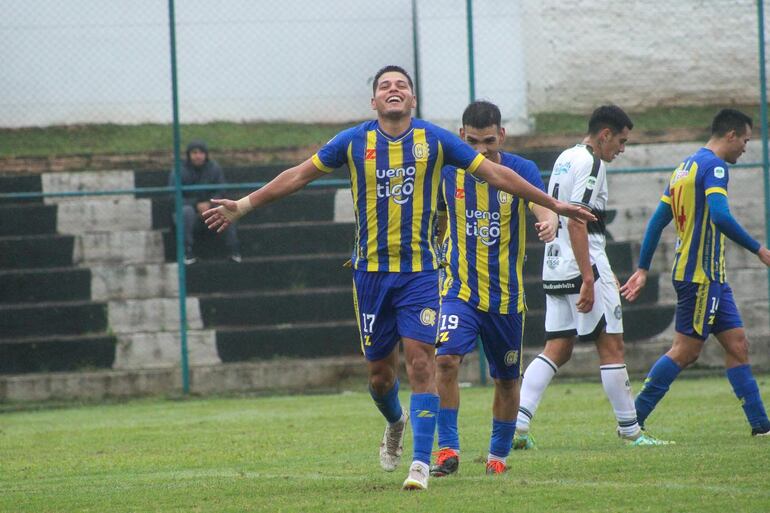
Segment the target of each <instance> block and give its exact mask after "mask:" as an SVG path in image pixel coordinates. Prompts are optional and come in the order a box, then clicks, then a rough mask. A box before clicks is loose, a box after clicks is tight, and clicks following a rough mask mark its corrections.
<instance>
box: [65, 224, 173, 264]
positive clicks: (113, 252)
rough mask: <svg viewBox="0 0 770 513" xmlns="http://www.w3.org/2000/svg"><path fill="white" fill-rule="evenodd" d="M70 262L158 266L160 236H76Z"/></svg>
mask: <svg viewBox="0 0 770 513" xmlns="http://www.w3.org/2000/svg"><path fill="white" fill-rule="evenodd" d="M72 260H73V262H74V263H75V264H77V265H84V266H90V265H99V264H104V263H110V262H112V263H120V264H136V263H140V264H141V263H161V262H163V261H164V260H165V254H164V247H163V235H162V234H161V233H160V232H157V231H154V230H129V231H126V230H118V229H115V230H109V231H94V232H86V233H81V234H79V235H76V236H75V244H74V247H73V255H72Z"/></svg>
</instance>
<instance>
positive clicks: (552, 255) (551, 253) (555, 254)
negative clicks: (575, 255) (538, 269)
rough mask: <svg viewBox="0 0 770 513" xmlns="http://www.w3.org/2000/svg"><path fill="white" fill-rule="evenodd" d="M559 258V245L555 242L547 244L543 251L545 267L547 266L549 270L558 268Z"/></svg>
mask: <svg viewBox="0 0 770 513" xmlns="http://www.w3.org/2000/svg"><path fill="white" fill-rule="evenodd" d="M560 256H561V248H560V247H559V245H558V244H556V243H555V242H554V243H551V244H548V245H547V247H546V250H545V265H547V266H548V268H549V269H556V268H557V267H559V260H560V258H559V257H560Z"/></svg>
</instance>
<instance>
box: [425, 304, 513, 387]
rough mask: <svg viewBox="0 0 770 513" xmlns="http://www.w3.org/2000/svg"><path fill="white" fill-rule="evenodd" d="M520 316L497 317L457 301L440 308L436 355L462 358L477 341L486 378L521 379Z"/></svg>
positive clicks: (497, 315) (505, 315) (501, 315)
mask: <svg viewBox="0 0 770 513" xmlns="http://www.w3.org/2000/svg"><path fill="white" fill-rule="evenodd" d="M523 333H524V312H521V313H511V314H498V313H491V312H483V311H481V310H477V309H476V308H474V307H472V306H470V305H469V304H468V303H466V302H465V301H463V300H461V299H448V300H446V301H444V302H443V303H442V304H441V313H440V314H439V328H438V341H437V342H436V345H438V349H437V350H436V354H437V355H439V356H441V355H459V356H464V355H466V354H468V353H470V352H471V351H473V350H474V349H475V347H476V338H477V337H479V336H480V337H481V340H482V341H483V344H482V345H483V346H484V353H485V354H486V357H487V362H489V375H490V376H492V377H493V378H495V379H516V378H518V377H519V376H520V375H521V339H522V335H523Z"/></svg>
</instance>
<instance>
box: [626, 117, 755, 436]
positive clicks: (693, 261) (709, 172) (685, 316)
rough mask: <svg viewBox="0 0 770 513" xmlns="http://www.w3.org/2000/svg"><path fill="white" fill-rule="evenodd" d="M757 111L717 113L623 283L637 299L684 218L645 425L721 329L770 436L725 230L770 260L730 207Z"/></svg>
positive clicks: (644, 396) (746, 399)
mask: <svg viewBox="0 0 770 513" xmlns="http://www.w3.org/2000/svg"><path fill="white" fill-rule="evenodd" d="M751 128H752V122H751V118H750V117H749V116H747V115H746V114H744V113H742V112H740V111H737V110H734V109H724V110H722V111H720V112H719V113H718V114H717V115H716V117H715V118H714V120H713V122H712V125H711V138H710V139H709V141H708V143H707V144H706V146H705V147H703V148H701V149H700V150H698V151H697V152H696V153H695V154H694V155H691V156H689V157H687V158H686V159H685V160H684V161H683V162H682V163H681V164H679V166H678V167H677V168H676V169H675V170H674V172H673V173H672V175H671V179H670V181H669V184H668V186H666V190H665V191H664V192H663V196H662V197H661V199H660V203H658V208H657V210H656V211H655V213H654V214H653V216H652V218H651V219H650V222H649V224H648V225H647V231H646V233H645V235H644V241H643V243H642V249H641V254H640V256H639V265H638V267H639V268H638V269H637V271H636V272H635V273H634V274H633V275H632V276H631V277H630V278H629V279H628V281H627V282H626V284H625V285H623V287H622V288H621V289H620V290H621V292H622V294H623V296H624V297H625V298H626V299H628V300H629V301H633V300H635V299H636V298H637V297H638V296H639V292H640V291H641V289H642V287H644V285H645V283H646V282H647V271H648V270H649V269H650V263H651V262H652V256H653V254H654V253H655V248H656V247H657V245H658V241H659V240H660V234H661V232H662V231H663V229H664V228H665V227H666V226H667V225H668V224H669V223H670V222H671V221H672V220H676V234H677V237H678V239H677V246H676V254H675V256H674V266H673V272H672V279H673V282H674V289H675V290H676V295H677V305H676V332H675V334H674V342H673V345H672V346H671V349H669V351H668V352H667V353H666V354H664V355H663V356H661V357H660V358H659V359H658V361H657V362H656V363H655V364H654V365H653V366H652V368H651V369H650V372H649V374H648V375H647V379H645V381H644V387H643V388H642V391H641V392H640V393H639V395H638V396H637V398H636V412H637V417H638V419H639V423H640V424H644V422H645V420H646V419H647V417H648V416H649V415H650V413H652V410H653V409H654V408H655V406H656V405H657V404H658V402H659V401H660V400H661V399H663V396H664V395H665V394H666V392H667V391H668V389H669V387H670V386H671V383H672V382H673V381H674V379H676V377H677V376H678V375H679V372H681V370H682V369H684V368H685V367H687V366H688V365H691V364H692V363H693V362H695V361H696V360H697V359H698V356H699V355H700V352H701V350H702V349H703V344H704V343H705V341H706V339H707V338H708V336H709V333H712V334H714V336H715V337H716V339H717V341H719V343H720V344H721V345H722V347H724V349H725V367H726V368H727V378H728V380H729V381H730V384H731V385H732V387H733V391H734V392H735V396H736V397H737V398H738V400H739V401H740V402H741V405H742V406H743V411H744V413H745V415H746V419H747V420H748V421H749V425H750V426H751V434H752V435H754V436H770V421H769V420H768V418H767V413H766V412H765V406H764V404H763V403H762V397H761V396H760V394H759V387H758V386H757V382H756V380H755V379H754V375H753V374H752V372H751V366H750V364H749V343H748V340H747V339H746V331H745V329H744V327H743V321H742V320H741V315H740V313H739V312H738V307H737V306H736V304H735V299H734V298H733V292H732V289H731V288H730V286H729V285H728V284H727V281H726V280H727V278H726V276H725V235H726V236H727V237H729V238H730V239H731V240H732V241H734V242H736V243H737V244H739V245H740V246H742V247H744V248H746V249H748V250H749V251H751V252H752V253H754V254H756V255H757V257H759V260H760V262H762V263H763V264H764V265H766V266H770V251H768V249H767V248H766V247H763V246H762V245H761V244H760V243H759V242H757V241H756V240H754V238H753V237H751V235H749V234H748V233H747V232H746V231H745V230H744V229H743V228H742V227H741V225H739V224H738V223H737V222H736V221H735V219H734V218H733V217H732V215H731V214H730V209H729V207H728V205H727V182H728V180H729V178H730V177H729V173H728V170H727V163H730V164H735V163H736V162H737V161H738V158H739V157H740V156H741V155H742V154H743V152H744V151H745V149H746V143H748V141H749V139H751Z"/></svg>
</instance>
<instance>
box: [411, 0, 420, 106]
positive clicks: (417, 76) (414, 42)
mask: <svg viewBox="0 0 770 513" xmlns="http://www.w3.org/2000/svg"><path fill="white" fill-rule="evenodd" d="M419 43H420V41H419V38H418V33H417V0H412V50H413V52H414V89H415V93H416V94H419V93H420V45H419ZM420 112H421V111H420V100H419V98H418V99H417V110H416V112H415V114H416V115H417V117H418V118H421V117H422V114H421V113H420Z"/></svg>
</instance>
